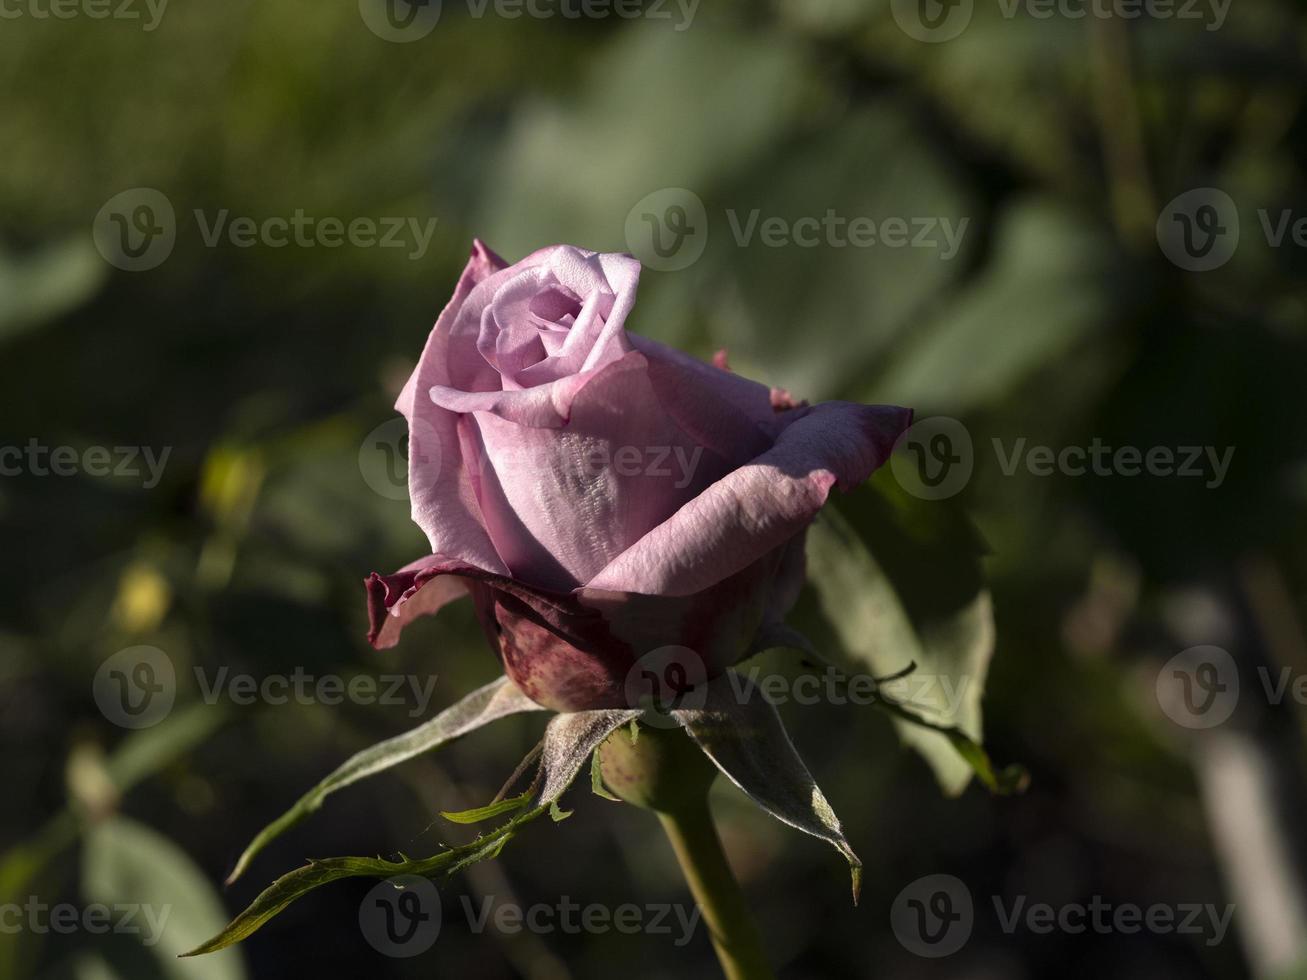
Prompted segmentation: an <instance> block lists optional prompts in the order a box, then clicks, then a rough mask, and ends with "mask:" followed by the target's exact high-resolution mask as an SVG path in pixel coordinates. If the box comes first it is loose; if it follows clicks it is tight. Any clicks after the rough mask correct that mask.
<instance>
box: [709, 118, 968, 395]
mask: <svg viewBox="0 0 1307 980" xmlns="http://www.w3.org/2000/svg"><path fill="white" fill-rule="evenodd" d="M870 175H874V177H871V176H870ZM722 203H723V205H724V207H723V208H722V209H721V210H720V211H719V212H717V213H714V214H713V224H712V235H711V236H710V239H709V249H710V253H709V254H710V256H711V257H712V258H714V259H715V261H716V262H717V271H718V275H717V278H720V279H721V280H722V281H723V282H725V283H727V284H728V286H727V289H726V290H725V293H724V295H722V297H721V299H720V302H719V304H718V308H716V309H715V310H714V315H715V321H714V325H717V324H720V325H721V329H722V333H720V334H719V335H716V336H715V338H714V339H715V341H717V342H720V343H721V344H723V345H725V346H728V347H730V348H731V350H732V353H733V354H734V355H736V359H737V360H738V362H739V367H740V368H741V369H742V370H744V371H745V373H753V372H751V371H750V370H749V363H750V362H751V361H757V362H758V363H759V364H760V365H761V367H762V368H763V369H764V372H763V376H764V378H765V379H766V380H768V381H769V382H770V383H773V384H777V385H780V386H782V387H786V388H789V389H790V390H792V391H793V392H795V394H796V395H800V396H801V397H804V398H809V399H818V398H827V397H832V396H834V395H837V394H839V393H841V392H843V391H846V390H847V389H848V388H849V386H850V385H851V384H854V383H857V382H859V381H860V380H861V379H862V378H863V377H864V376H865V374H866V365H867V364H868V363H869V362H870V361H871V360H872V359H873V358H874V357H875V355H876V354H878V353H879V352H880V351H881V350H883V349H885V348H886V346H887V345H889V344H890V342H891V341H893V340H895V338H897V337H898V336H899V335H900V334H901V333H903V332H904V331H906V330H908V329H909V328H911V329H913V330H915V329H917V326H918V323H919V321H920V319H921V318H922V317H923V316H924V315H925V313H926V311H927V310H928V309H929V308H930V307H931V306H932V305H934V304H936V303H938V302H939V300H940V298H941V297H943V296H946V295H947V294H948V292H949V289H950V287H951V286H952V284H953V283H954V282H956V281H957V280H958V278H959V277H960V276H961V275H962V274H963V272H964V271H965V269H966V265H967V257H968V255H969V254H970V252H971V250H972V248H973V239H976V238H978V237H979V235H980V234H981V228H980V221H979V219H978V216H977V212H978V204H977V201H976V199H975V197H974V196H973V195H972V194H971V193H970V192H969V191H968V189H967V188H966V187H965V186H964V185H962V184H960V183H959V181H958V179H957V177H956V176H955V171H954V169H953V168H951V167H950V166H949V165H948V163H947V161H946V160H945V158H944V157H943V156H942V154H940V153H939V152H938V151H936V150H935V149H934V147H933V146H932V145H931V143H930V142H929V141H928V140H927V138H926V136H925V134H924V132H923V130H922V127H921V126H920V125H919V124H917V123H916V122H915V121H914V120H913V119H912V117H911V116H910V115H909V114H908V113H906V112H904V111H902V110H901V109H899V108H898V107H896V106H895V105H893V104H892V103H890V102H888V101H882V102H877V103H875V104H873V105H871V106H867V107H865V108H860V109H858V110H856V111H854V112H851V113H849V114H848V115H846V116H843V117H841V118H839V119H838V120H835V121H834V124H833V125H831V126H829V127H826V128H824V129H823V130H822V132H821V133H820V135H812V136H809V137H806V138H804V139H800V140H796V141H794V143H793V145H791V146H788V147H787V148H786V150H785V152H783V153H781V154H777V155H775V156H770V157H767V158H764V159H762V160H760V161H759V164H758V166H757V168H756V170H755V171H754V173H753V174H752V175H751V176H750V178H749V179H748V180H746V181H744V182H742V183H741V184H739V185H738V186H737V187H736V188H734V189H733V190H732V191H731V192H730V193H729V194H728V195H727V196H725V197H724V198H723V202H722ZM769 221H770V222H772V223H773V224H774V225H777V226H778V227H779V228H780V229H781V234H780V235H779V237H773V238H771V239H769V238H768V237H766V234H765V232H764V228H765V225H766V223H767V222H769ZM782 222H783V224H782ZM800 222H803V224H800ZM814 222H816V223H817V224H816V225H814ZM854 222H858V224H857V225H854V224H853V223H854ZM896 229H897V230H896ZM869 231H870V234H871V239H870V244H867V243H866V242H867V239H866V238H865V237H864V236H866V235H867V234H868V233H869ZM719 291H720V290H719ZM833 350H838V351H839V352H840V354H839V356H837V357H834V356H831V352H832V351H833ZM902 404H912V403H911V402H904V403H902Z"/></svg>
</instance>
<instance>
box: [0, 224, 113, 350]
mask: <svg viewBox="0 0 1307 980" xmlns="http://www.w3.org/2000/svg"><path fill="white" fill-rule="evenodd" d="M107 270H108V266H107V265H105V263H104V261H103V260H102V259H101V258H100V256H99V255H97V254H96V251H95V246H94V245H93V244H92V243H91V236H90V235H89V234H88V235H86V236H85V237H84V238H74V239H69V240H68V241H66V242H63V243H62V244H59V245H54V246H51V247H48V248H46V249H44V250H43V251H41V252H38V253H36V254H35V255H33V256H30V257H25V258H22V259H19V258H14V257H13V256H9V255H6V254H5V253H3V252H0V343H3V342H4V341H6V340H10V339H12V338H13V337H16V336H18V335H19V334H21V333H23V332H24V331H26V330H30V329H33V328H34V327H38V326H40V325H41V324H43V323H48V322H49V321H51V320H52V319H54V318H55V317H57V316H58V315H59V314H61V313H64V312H66V311H68V310H70V309H72V308H73V307H75V306H77V305H79V304H80V303H83V302H85V301H86V300H87V299H88V298H89V297H90V296H91V295H92V294H93V293H94V292H95V291H96V290H97V289H98V288H99V287H100V284H101V283H102V282H103V281H104V279H105V276H106V273H107Z"/></svg>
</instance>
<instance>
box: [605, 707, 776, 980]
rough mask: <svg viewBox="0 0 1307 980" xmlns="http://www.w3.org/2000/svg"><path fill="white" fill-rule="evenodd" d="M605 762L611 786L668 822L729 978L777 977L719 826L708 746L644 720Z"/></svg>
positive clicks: (621, 734) (618, 735) (617, 736)
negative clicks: (711, 807) (715, 820)
mask: <svg viewBox="0 0 1307 980" xmlns="http://www.w3.org/2000/svg"><path fill="white" fill-rule="evenodd" d="M599 761H600V767H601V769H602V774H603V781H604V783H605V784H606V785H607V788H608V789H610V790H611V791H612V792H613V793H615V794H616V795H617V796H618V797H619V798H621V799H623V800H625V801H626V802H627V803H633V804H634V805H636V806H638V807H642V808H643V809H646V810H652V811H653V812H654V813H656V814H657V815H658V819H659V820H661V821H662V825H663V830H665V831H666V832H667V838H668V840H670V841H671V843H672V849H673V850H675V852H676V859H677V861H679V862H680V865H681V871H682V873H683V874H684V875H685V880H686V883H687V884H688V885H689V886H690V891H691V893H692V894H693V895H694V900H695V902H696V903H697V904H698V906H699V909H700V911H701V912H702V914H703V919H704V922H705V923H706V924H707V926H708V932H709V936H710V938H711V939H712V944H713V949H714V950H716V952H717V959H718V961H719V962H720V963H721V965H722V972H723V973H724V974H725V976H726V980H771V978H772V971H771V969H770V968H769V967H768V966H767V957H766V956H765V955H764V953H763V948H762V940H761V939H760V938H759V936H758V927H757V926H756V925H754V922H753V917H752V916H751V915H750V914H749V908H748V905H747V904H746V903H745V900H744V893H743V892H742V891H741V890H740V885H739V883H738V882H737V881H736V880H735V875H734V874H732V873H731V866H730V865H729V864H728V863H727V862H726V854H725V853H724V852H723V851H722V842H721V840H720V839H719V838H718V836H717V830H716V828H715V827H713V822H712V814H711V813H710V812H709V809H708V789H709V787H710V786H712V783H713V780H714V779H715V778H716V775H717V770H716V768H715V767H714V766H713V764H712V763H711V762H710V761H709V760H708V758H707V757H706V756H705V755H704V754H703V751H702V750H701V749H700V748H699V747H698V746H697V745H695V744H694V742H693V741H692V740H691V739H690V737H689V736H688V735H686V734H685V731H684V730H683V729H681V728H674V729H665V728H659V727H656V726H653V727H646V726H644V725H642V726H641V727H640V731H639V737H638V738H632V737H631V734H629V733H628V732H626V731H618V732H615V733H614V734H612V735H611V736H609V738H608V741H606V742H605V743H604V744H603V746H601V748H600V750H599Z"/></svg>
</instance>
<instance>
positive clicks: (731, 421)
mask: <svg viewBox="0 0 1307 980" xmlns="http://www.w3.org/2000/svg"><path fill="white" fill-rule="evenodd" d="M631 342H632V344H633V345H634V346H635V348H636V350H638V351H640V352H641V353H643V354H644V355H645V356H646V357H647V358H648V359H649V378H650V380H651V381H652V382H653V386H654V391H656V392H657V393H658V398H659V401H660V402H661V403H662V406H663V410H664V411H666V412H667V413H668V414H669V415H671V416H672V418H674V419H675V420H676V424H677V425H679V426H680V427H681V429H682V430H684V431H685V432H686V433H687V434H688V435H689V436H690V437H691V438H693V439H694V440H695V441H696V442H698V443H699V444H700V445H702V446H707V447H708V448H709V449H712V450H713V451H714V452H715V453H717V454H718V455H719V456H721V457H722V458H723V459H726V460H728V461H729V462H730V463H731V465H733V466H739V465H741V464H742V463H745V462H747V461H749V460H751V459H753V458H755V457H757V456H759V455H761V454H762V453H764V452H766V451H767V449H768V448H770V446H771V445H772V443H773V442H774V441H775V440H776V437H777V436H778V435H779V434H780V432H781V430H782V429H783V428H784V426H785V421H786V420H784V419H781V418H778V417H777V415H776V413H775V412H774V411H773V410H772V408H771V403H770V393H769V391H768V389H767V388H766V386H764V385H760V384H757V383H755V382H753V381H750V380H748V379H747V378H741V377H740V376H739V375H736V374H732V373H731V372H730V371H728V370H724V369H722V368H719V367H714V366H712V365H708V364H705V363H703V362H702V361H700V360H698V359H696V358H693V357H690V356H689V355H688V354H683V353H681V352H680V351H678V350H674V349H673V348H671V347H666V346H664V345H663V344H660V343H658V342H657V341H655V340H650V339H649V338H648V337H640V336H636V335H634V334H632V335H631Z"/></svg>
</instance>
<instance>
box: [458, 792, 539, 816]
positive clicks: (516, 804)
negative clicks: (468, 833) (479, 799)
mask: <svg viewBox="0 0 1307 980" xmlns="http://www.w3.org/2000/svg"><path fill="white" fill-rule="evenodd" d="M529 802H531V794H530V793H529V792H527V793H523V794H522V795H520V796H510V797H509V798H508V799H506V800H500V801H499V802H498V803H491V804H489V805H488V806H482V807H477V808H476V809H475V810H458V811H451V810H441V811H440V815H441V816H442V817H444V818H445V819H446V820H448V821H450V822H451V823H480V822H481V821H482V820H489V819H490V818H491V817H498V816H500V815H501V814H504V813H512V812H513V811H514V810H520V809H522V807H524V806H526V805H527V804H528V803H529Z"/></svg>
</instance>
